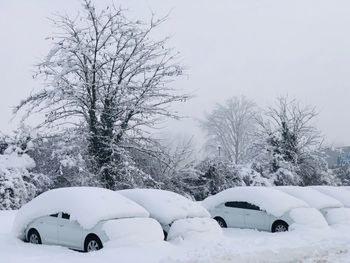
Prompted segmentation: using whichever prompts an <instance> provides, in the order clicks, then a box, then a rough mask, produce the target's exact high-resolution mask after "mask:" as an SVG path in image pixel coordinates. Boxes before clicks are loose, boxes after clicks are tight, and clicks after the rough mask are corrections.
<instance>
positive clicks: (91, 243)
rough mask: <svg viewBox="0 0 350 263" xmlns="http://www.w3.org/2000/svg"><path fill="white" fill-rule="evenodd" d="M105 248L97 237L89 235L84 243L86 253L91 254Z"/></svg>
mask: <svg viewBox="0 0 350 263" xmlns="http://www.w3.org/2000/svg"><path fill="white" fill-rule="evenodd" d="M101 248H103V245H102V242H101V240H100V239H99V238H98V236H96V235H88V236H87V237H86V238H85V242H84V251H85V252H91V251H97V250H100V249H101Z"/></svg>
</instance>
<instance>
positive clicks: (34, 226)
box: [25, 212, 109, 252]
mask: <svg viewBox="0 0 350 263" xmlns="http://www.w3.org/2000/svg"><path fill="white" fill-rule="evenodd" d="M69 219H70V215H69V214H67V213H63V212H60V213H56V214H52V215H50V216H43V217H39V218H37V219H35V220H34V221H33V222H32V223H31V224H30V225H28V227H27V229H26V232H25V236H26V240H27V241H28V242H30V243H33V244H47V245H61V246H65V247H69V248H72V249H76V250H79V251H85V252H89V251H94V250H99V249H101V248H102V247H103V244H104V243H105V242H106V241H108V240H109V239H108V236H107V235H106V233H105V232H104V231H103V230H102V226H103V223H104V221H101V222H99V223H98V224H97V225H95V226H94V227H93V228H91V229H88V230H86V229H84V228H82V227H81V226H80V225H79V224H78V222H77V221H70V220H69Z"/></svg>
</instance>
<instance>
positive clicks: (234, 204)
mask: <svg viewBox="0 0 350 263" xmlns="http://www.w3.org/2000/svg"><path fill="white" fill-rule="evenodd" d="M225 206H226V207H233V208H243V209H247V202H238V201H232V202H226V203H225Z"/></svg>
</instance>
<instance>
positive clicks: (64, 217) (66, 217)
mask: <svg viewBox="0 0 350 263" xmlns="http://www.w3.org/2000/svg"><path fill="white" fill-rule="evenodd" d="M62 218H63V219H69V218H70V214H67V213H62Z"/></svg>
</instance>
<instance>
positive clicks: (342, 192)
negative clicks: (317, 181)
mask: <svg viewBox="0 0 350 263" xmlns="http://www.w3.org/2000/svg"><path fill="white" fill-rule="evenodd" d="M310 187H311V188H313V189H316V190H317V191H319V192H321V193H323V194H326V195H329V196H331V197H333V198H334V199H337V200H338V201H339V202H340V203H342V204H343V205H344V206H345V207H348V208H350V192H349V191H348V190H346V189H344V188H342V187H338V186H326V185H316V186H310Z"/></svg>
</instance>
